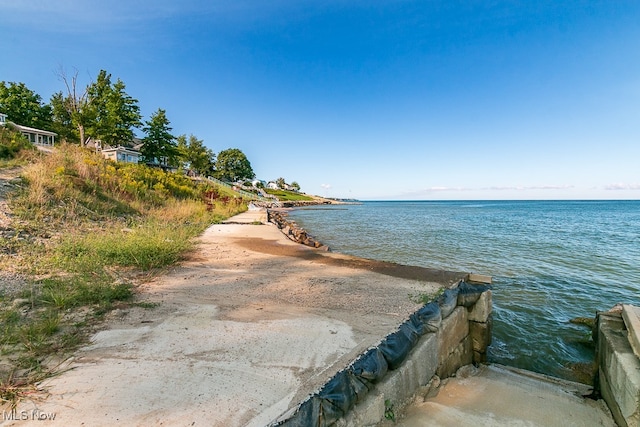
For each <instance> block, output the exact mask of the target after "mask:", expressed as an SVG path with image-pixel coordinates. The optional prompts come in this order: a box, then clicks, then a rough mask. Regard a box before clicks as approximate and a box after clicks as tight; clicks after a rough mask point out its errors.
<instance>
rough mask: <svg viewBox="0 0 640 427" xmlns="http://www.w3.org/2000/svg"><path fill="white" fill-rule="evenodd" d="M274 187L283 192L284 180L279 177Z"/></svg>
mask: <svg viewBox="0 0 640 427" xmlns="http://www.w3.org/2000/svg"><path fill="white" fill-rule="evenodd" d="M276 185H277V186H278V188H279V189H281V190H283V189H284V186H285V185H287V183H286V182H285V180H284V178H282V177H280V178H278V179H276Z"/></svg>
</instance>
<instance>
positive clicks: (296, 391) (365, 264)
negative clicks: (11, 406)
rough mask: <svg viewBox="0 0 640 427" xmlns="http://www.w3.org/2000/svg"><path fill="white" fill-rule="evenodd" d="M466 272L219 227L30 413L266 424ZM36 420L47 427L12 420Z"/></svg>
mask: <svg viewBox="0 0 640 427" xmlns="http://www.w3.org/2000/svg"><path fill="white" fill-rule="evenodd" d="M462 276H463V275H462V274H444V273H442V272H435V271H430V270H426V269H420V268H406V267H400V266H396V265H392V264H385V263H378V262H369V261H365V260H360V259H356V258H352V257H348V256H344V255H340V254H332V253H326V252H319V251H317V250H313V249H310V248H307V247H305V246H301V245H298V244H295V243H293V242H290V241H289V240H287V239H286V238H285V237H284V236H283V235H282V233H280V232H279V230H277V228H276V227H274V226H272V225H239V224H221V225H215V226H212V227H211V228H209V229H208V230H207V231H206V232H205V233H204V235H203V236H202V237H201V239H200V243H199V246H198V248H197V251H195V253H194V255H193V256H192V257H191V259H189V260H188V261H187V262H184V263H182V264H181V265H180V266H179V267H177V268H175V269H174V270H172V271H170V272H169V273H168V274H166V275H164V276H162V277H160V278H158V279H157V280H155V281H154V282H152V283H148V284H146V285H143V286H142V292H141V299H142V300H143V301H147V302H155V303H159V305H158V306H157V307H155V308H152V309H145V308H142V307H133V308H131V309H128V310H126V311H118V312H115V313H113V314H112V316H111V320H110V321H109V322H108V327H107V328H106V329H105V330H103V331H101V332H99V333H97V334H96V335H95V336H94V337H93V339H92V344H91V345H90V346H88V347H86V348H84V349H82V350H81V351H79V352H78V353H77V354H76V356H75V357H74V358H73V359H72V360H71V361H70V362H69V367H70V368H71V369H70V370H69V371H67V372H65V373H63V374H62V375H60V376H58V377H55V378H53V379H51V380H49V381H48V382H47V383H46V384H45V386H46V387H47V388H48V391H49V392H50V396H49V397H48V398H47V399H46V400H44V401H32V402H24V403H23V404H21V406H20V407H19V408H18V411H26V412H24V413H25V414H27V415H26V416H27V417H30V418H29V419H32V418H34V416H33V415H32V414H33V411H34V410H35V411H40V413H41V414H43V415H46V414H55V421H54V422H47V423H46V424H47V425H61V426H62V425H64V426H74V425H91V426H103V425H104V426H107V425H114V424H115V423H119V424H122V425H139V426H143V425H171V426H174V425H176V426H182V425H184V426H187V425H188V426H191V425H204V426H245V425H248V426H260V425H265V424H267V423H268V422H269V421H271V420H273V419H274V418H276V417H277V416H278V415H279V414H281V413H282V412H284V411H285V410H287V408H290V407H292V406H294V405H295V404H296V403H297V402H299V401H300V400H302V399H304V398H305V397H306V396H307V395H308V394H310V393H311V392H313V391H314V390H315V389H317V388H318V387H319V386H321V385H322V384H324V383H325V382H326V381H327V380H328V379H329V378H330V377H331V376H332V375H333V374H335V372H337V371H338V370H340V369H341V368H343V367H344V366H346V365H347V364H348V363H349V362H350V361H351V360H353V359H354V358H355V357H356V356H357V355H358V354H360V353H361V352H362V351H364V350H365V349H366V348H368V347H369V346H371V345H373V344H375V343H377V342H378V341H379V340H380V339H381V338H382V337H383V336H384V335H386V334H388V333H389V332H391V331H393V330H394V329H395V327H396V326H397V325H398V324H399V323H400V322H401V321H402V320H403V319H405V318H406V317H407V316H408V314H409V313H411V312H413V311H414V310H416V309H417V308H418V305H417V304H416V303H415V302H412V301H411V299H410V298H409V295H410V294H417V293H433V292H436V291H437V290H438V289H439V288H440V286H441V284H440V283H436V282H441V283H450V282H453V281H454V280H456V279H458V278H461V277H462ZM21 413H22V412H19V413H18V415H20V414H21ZM0 424H1V423H0ZM29 424H33V425H42V423H40V422H36V421H33V422H29V421H28V420H27V421H18V422H8V423H6V425H20V426H24V425H29Z"/></svg>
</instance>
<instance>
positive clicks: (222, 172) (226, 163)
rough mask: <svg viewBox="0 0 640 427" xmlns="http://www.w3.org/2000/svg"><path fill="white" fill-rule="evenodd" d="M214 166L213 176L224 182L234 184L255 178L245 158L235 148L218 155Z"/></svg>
mask: <svg viewBox="0 0 640 427" xmlns="http://www.w3.org/2000/svg"><path fill="white" fill-rule="evenodd" d="M215 165H216V171H215V173H214V176H215V177H216V178H218V179H222V180H225V181H229V182H236V181H238V180H242V179H253V178H254V177H255V176H256V174H255V173H253V169H252V168H251V163H249V160H248V159H247V156H245V155H244V153H243V152H242V151H240V150H239V149H237V148H229V149H227V150H223V151H221V152H220V153H218V158H217V159H216V162H215Z"/></svg>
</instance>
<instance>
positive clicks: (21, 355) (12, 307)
mask: <svg viewBox="0 0 640 427" xmlns="http://www.w3.org/2000/svg"><path fill="white" fill-rule="evenodd" d="M18 159H19V160H18V161H12V162H11V163H8V162H6V163H5V164H4V165H0V167H2V166H4V167H3V169H6V167H7V166H12V167H14V168H15V166H16V165H18V164H20V163H22V164H23V166H21V169H20V170H19V172H18V170H17V169H15V171H16V172H15V174H16V175H18V174H19V175H20V176H19V177H18V178H13V179H11V180H7V181H6V182H5V181H3V182H0V183H1V184H2V188H3V189H4V191H3V193H4V194H0V199H2V198H6V199H7V201H6V202H5V205H6V206H7V207H8V209H9V210H10V214H9V215H10V217H11V218H10V223H8V222H7V221H4V223H3V224H0V248H1V250H0V271H1V272H2V273H1V274H0V307H1V308H0V327H1V328H2V330H1V331H0V332H1V334H0V403H1V404H2V405H0V406H4V405H9V406H10V407H15V405H16V403H17V402H18V401H19V400H20V399H21V398H23V397H25V396H28V395H31V394H33V393H35V392H37V391H38V390H37V385H36V384H37V383H38V382H39V381H41V380H43V379H45V378H47V377H50V376H52V375H55V374H56V373H57V367H58V366H59V364H60V363H61V362H62V361H63V360H65V358H67V357H68V356H69V355H70V354H71V353H72V352H73V351H74V350H75V349H77V348H78V347H79V346H81V345H82V344H84V343H86V342H87V339H88V337H89V335H90V332H91V331H92V330H94V328H95V326H96V325H98V324H99V322H100V321H102V320H104V319H105V316H106V315H107V314H108V313H109V312H110V311H111V310H113V309H114V308H118V307H121V306H126V305H136V304H138V303H137V302H136V298H135V295H136V286H137V284H138V283H141V282H144V281H147V280H149V279H150V278H152V277H153V276H154V275H156V274H158V273H160V272H162V271H163V269H164V268H166V267H168V266H170V265H172V264H174V263H176V262H178V261H180V260H181V259H182V258H183V256H184V255H185V254H186V253H188V251H189V250H190V249H191V248H192V247H193V239H192V238H193V237H196V236H198V235H200V234H201V233H202V232H203V231H204V230H205V229H206V228H207V227H209V226H210V225H211V224H215V223H219V222H221V221H222V220H224V219H226V218H228V217H230V216H233V215H235V214H238V213H240V212H243V211H245V210H246V209H247V203H246V201H244V200H243V199H241V198H237V197H234V195H233V193H230V194H226V193H225V189H224V188H216V186H215V185H210V184H202V183H196V182H194V181H193V180H191V179H189V178H188V177H186V176H184V175H181V174H175V173H167V172H163V171H161V170H158V169H152V168H149V167H146V166H142V165H131V164H127V165H122V164H117V163H113V162H111V161H108V160H106V159H104V158H103V157H102V156H101V155H100V154H97V153H94V152H92V151H91V150H87V149H83V148H80V147H78V146H73V145H63V146H61V147H60V148H58V149H56V150H53V151H52V152H51V153H50V154H49V155H39V154H38V153H37V152H35V151H27V152H25V153H23V154H20V155H19V156H18ZM205 194H206V195H209V196H210V195H211V194H215V195H217V196H218V197H217V198H216V199H212V198H209V199H208V200H205V199H204V197H203V196H204V195H205ZM3 195H4V197H1V196H3ZM5 217H6V215H5Z"/></svg>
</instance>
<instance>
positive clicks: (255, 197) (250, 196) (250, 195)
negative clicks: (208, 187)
mask: <svg viewBox="0 0 640 427" xmlns="http://www.w3.org/2000/svg"><path fill="white" fill-rule="evenodd" d="M206 179H207V180H209V181H211V182H213V183H215V184H218V185H222V186H223V187H227V188H230V189H231V190H233V191H235V192H236V193H240V194H241V195H243V196H244V197H246V198H248V199H250V200H260V201H262V202H270V201H273V199H270V198H267V197H263V196H260V195H258V194H255V193H251V192H249V191H245V190H241V189H238V188H237V187H236V186H235V185H231V184H228V183H226V182H224V181H220V180H219V179H217V178H214V177H212V176H208V177H206ZM276 200H277V199H276Z"/></svg>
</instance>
